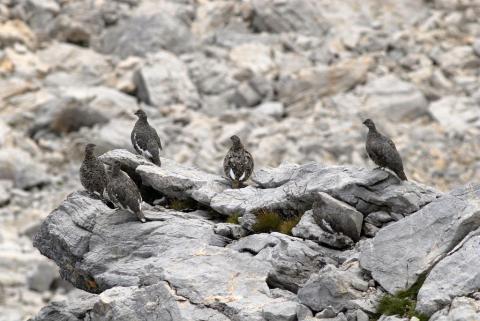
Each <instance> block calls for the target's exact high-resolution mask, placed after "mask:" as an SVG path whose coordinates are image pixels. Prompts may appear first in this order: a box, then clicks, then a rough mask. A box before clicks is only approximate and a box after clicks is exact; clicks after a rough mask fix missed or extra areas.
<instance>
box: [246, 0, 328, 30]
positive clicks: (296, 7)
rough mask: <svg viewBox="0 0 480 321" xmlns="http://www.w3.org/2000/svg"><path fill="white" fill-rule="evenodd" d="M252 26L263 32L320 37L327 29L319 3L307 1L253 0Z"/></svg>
mask: <svg viewBox="0 0 480 321" xmlns="http://www.w3.org/2000/svg"><path fill="white" fill-rule="evenodd" d="M252 6H253V14H254V16H253V25H254V26H255V28H256V29H257V30H259V31H265V32H275V33H281V32H300V33H305V34H311V35H316V36H321V35H322V34H323V33H324V32H326V30H327V29H328V24H327V23H326V22H325V21H324V19H322V17H323V13H322V11H323V10H322V9H323V8H322V6H321V5H320V3H317V2H312V1H308V0H293V1H269V0H254V1H252Z"/></svg>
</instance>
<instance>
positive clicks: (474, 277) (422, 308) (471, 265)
mask: <svg viewBox="0 0 480 321" xmlns="http://www.w3.org/2000/svg"><path fill="white" fill-rule="evenodd" d="M479 249H480V230H476V231H475V232H472V233H471V234H470V235H468V236H467V237H466V238H465V239H464V240H463V241H462V242H461V243H460V244H459V245H458V246H457V247H456V248H455V249H453V250H452V251H451V252H450V253H448V254H447V256H446V257H445V258H444V259H442V260H441V261H440V262H439V263H438V264H436V265H435V267H434V268H433V269H432V271H430V273H429V274H428V277H427V279H426V280H425V282H424V283H423V285H422V287H421V289H420V291H419V292H418V298H417V306H416V309H417V311H419V312H420V313H423V314H426V315H432V314H433V313H434V312H435V311H438V310H440V309H442V308H443V307H444V306H446V305H448V304H450V303H451V301H452V299H453V298H455V297H460V296H464V295H469V294H472V293H473V292H475V291H478V289H480V270H479V269H478V262H480V251H479Z"/></svg>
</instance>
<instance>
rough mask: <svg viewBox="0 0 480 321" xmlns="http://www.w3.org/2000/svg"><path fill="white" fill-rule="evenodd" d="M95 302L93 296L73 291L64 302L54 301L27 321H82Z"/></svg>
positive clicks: (96, 297)
mask: <svg viewBox="0 0 480 321" xmlns="http://www.w3.org/2000/svg"><path fill="white" fill-rule="evenodd" d="M97 300H98V296H97V295H95V294H91V293H87V292H84V291H80V290H74V291H72V292H71V293H70V294H69V295H68V297H67V298H66V299H65V300H62V301H54V302H52V303H50V304H49V305H47V306H46V307H44V308H42V310H40V312H39V313H38V314H37V315H36V316H35V317H33V318H32V319H29V321H58V320H68V321H83V320H84V316H85V315H86V314H87V313H88V312H89V311H91V310H92V308H93V305H94V304H95V302H96V301H97Z"/></svg>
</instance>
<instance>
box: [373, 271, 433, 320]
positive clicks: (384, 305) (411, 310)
mask: <svg viewBox="0 0 480 321" xmlns="http://www.w3.org/2000/svg"><path fill="white" fill-rule="evenodd" d="M425 278H426V274H424V275H421V276H420V277H419V278H418V280H417V282H415V283H414V284H413V285H412V286H411V287H410V288H409V289H407V290H403V291H399V292H398V293H397V294H395V295H390V294H387V295H385V296H384V297H383V298H382V299H381V300H380V302H379V304H378V308H377V314H376V315H375V318H374V319H378V318H379V317H380V316H381V315H382V314H384V315H398V316H400V317H407V318H409V319H410V318H411V317H417V318H418V319H419V320H420V321H428V319H429V318H428V317H427V316H426V315H424V314H421V313H418V312H416V311H415V308H416V306H417V295H418V291H420V288H421V287H422V285H423V282H424V281H425Z"/></svg>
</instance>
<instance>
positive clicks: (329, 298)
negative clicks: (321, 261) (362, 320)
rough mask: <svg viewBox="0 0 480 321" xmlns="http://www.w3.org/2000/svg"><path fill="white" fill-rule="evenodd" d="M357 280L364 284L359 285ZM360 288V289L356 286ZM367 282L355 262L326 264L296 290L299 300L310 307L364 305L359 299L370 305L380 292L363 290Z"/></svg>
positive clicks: (359, 306) (356, 306) (351, 307)
mask: <svg viewBox="0 0 480 321" xmlns="http://www.w3.org/2000/svg"><path fill="white" fill-rule="evenodd" d="M359 284H366V287H361V286H359ZM359 288H360V289H359ZM367 290H368V282H367V281H365V280H363V278H362V270H361V268H360V267H359V265H358V262H354V263H352V264H349V265H346V266H344V267H340V268H337V267H335V266H333V265H327V266H325V267H324V268H323V269H322V270H320V271H318V273H316V274H313V275H312V276H311V277H310V279H309V280H308V281H307V283H306V284H305V285H304V286H303V288H301V289H300V290H299V291H298V299H299V301H300V303H302V304H304V305H306V306H308V307H309V308H310V309H312V310H313V311H322V310H323V309H326V308H328V307H332V308H333V310H334V311H337V312H339V311H342V310H344V309H354V308H365V304H359V302H360V301H365V302H367V301H368V302H369V304H370V305H374V302H372V300H373V301H375V300H377V299H378V297H379V294H380V293H378V294H377V293H375V290H374V291H373V292H371V293H367Z"/></svg>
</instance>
